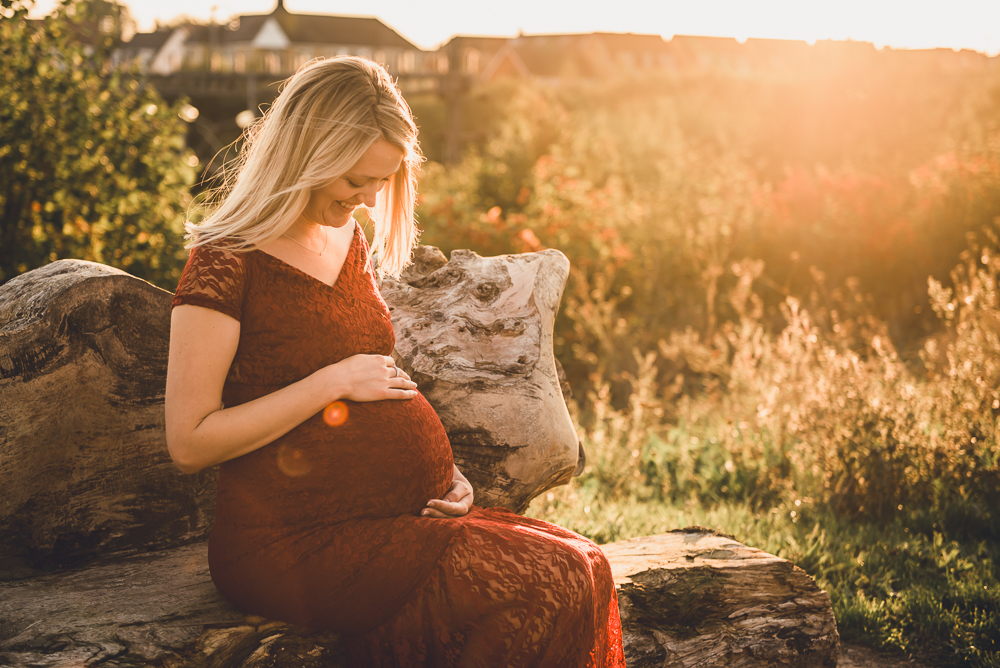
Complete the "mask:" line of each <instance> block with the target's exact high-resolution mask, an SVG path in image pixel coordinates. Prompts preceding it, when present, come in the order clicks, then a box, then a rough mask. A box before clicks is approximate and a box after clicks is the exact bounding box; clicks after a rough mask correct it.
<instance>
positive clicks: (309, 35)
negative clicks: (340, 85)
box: [116, 0, 428, 75]
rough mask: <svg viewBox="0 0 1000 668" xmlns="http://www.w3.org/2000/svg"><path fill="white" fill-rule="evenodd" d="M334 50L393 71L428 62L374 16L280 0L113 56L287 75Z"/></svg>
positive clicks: (155, 37) (165, 68)
mask: <svg viewBox="0 0 1000 668" xmlns="http://www.w3.org/2000/svg"><path fill="white" fill-rule="evenodd" d="M165 33H166V34H165ZM151 52H152V55H150V54H151ZM337 55H356V56H362V57H364V58H369V59H371V60H374V61H376V62H380V63H382V64H383V65H385V67H386V69H387V70H388V71H389V72H390V74H394V75H399V74H409V73H415V72H417V71H420V70H423V69H424V68H426V67H428V65H427V63H425V62H424V61H425V60H427V54H426V53H425V52H423V51H421V50H420V49H419V48H418V47H417V46H416V45H414V44H413V43H412V42H410V41H409V40H407V39H406V38H404V37H403V36H402V35H400V34H399V33H397V32H396V31H395V30H393V29H392V28H390V27H389V26H387V25H386V24H384V23H383V22H382V21H380V20H379V19H377V18H374V17H360V16H330V15H324V14H293V13H291V12H289V11H288V10H286V9H285V6H284V2H283V0H278V6H277V8H276V9H275V10H274V11H273V12H271V13H270V14H251V15H240V16H238V17H235V18H234V19H233V20H232V21H230V23H229V24H228V25H217V24H209V25H192V24H188V25H182V26H178V27H177V28H175V29H173V30H172V31H164V30H159V31H157V32H154V33H139V34H136V35H135V37H134V38H133V39H132V41H131V42H127V43H126V44H124V45H123V46H122V48H121V49H120V51H119V54H118V56H117V58H116V60H117V61H118V62H120V63H121V62H131V61H133V60H136V59H138V60H139V61H140V63H141V64H142V66H143V67H144V68H146V69H147V70H148V71H149V72H150V73H152V74H159V75H170V74H174V73H177V72H197V71H202V72H218V73H232V74H243V73H254V72H259V73H264V74H271V75H288V74H291V73H292V72H294V71H295V70H297V69H298V68H299V67H301V66H302V65H303V64H305V63H306V62H308V61H309V60H311V59H313V58H316V57H319V56H325V57H330V56H337Z"/></svg>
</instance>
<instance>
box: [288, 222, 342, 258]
mask: <svg viewBox="0 0 1000 668" xmlns="http://www.w3.org/2000/svg"><path fill="white" fill-rule="evenodd" d="M281 236H283V237H287V238H288V240H289V241H291V242H292V243H293V244H298V245H299V246H302V247H303V248H305V249H306V250H307V251H309V252H310V253H316V254H317V255H319V256H320V257H322V256H323V253H325V252H326V246H327V244H329V243H330V235H328V234H327V233H326V228H323V250H321V251H314V250H313V249H312V248H309V246H306V245H305V244H301V243H299V242H298V241H296V240H295V239H292V238H291V237H289V236H288V235H287V234H285V233H284V232H282V233H281Z"/></svg>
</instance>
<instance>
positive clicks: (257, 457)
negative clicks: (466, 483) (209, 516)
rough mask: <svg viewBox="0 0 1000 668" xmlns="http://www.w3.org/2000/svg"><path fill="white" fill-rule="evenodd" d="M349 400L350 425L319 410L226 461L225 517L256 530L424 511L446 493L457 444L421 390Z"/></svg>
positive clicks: (221, 495)
mask: <svg viewBox="0 0 1000 668" xmlns="http://www.w3.org/2000/svg"><path fill="white" fill-rule="evenodd" d="M345 404H346V405H347V408H348V417H347V420H346V422H345V423H344V424H343V425H340V426H337V427H331V426H329V425H327V424H326V423H325V422H323V419H322V416H321V415H316V416H314V417H313V418H310V419H309V420H307V421H306V422H304V423H303V424H301V425H299V427H297V428H295V429H294V430H292V431H291V432H289V433H288V434H286V435H285V436H283V437H282V438H280V439H278V440H277V441H275V442H273V443H271V444H269V445H267V446H264V447H263V448H260V449H259V450H257V451H255V452H252V453H250V454H248V455H245V456H243V457H239V458H237V459H234V460H231V461H229V462H225V463H224V464H223V465H222V466H221V467H220V472H219V482H218V510H217V515H218V519H219V520H224V521H227V520H228V521H230V522H233V523H235V524H237V525H244V526H246V527H247V528H251V527H252V526H254V525H257V526H260V524H261V523H266V524H268V525H270V526H272V527H273V526H274V524H275V523H278V524H284V525H286V526H295V525H302V524H311V523H314V522H316V521H321V522H337V521H342V520H347V519H359V518H374V517H392V516H399V515H417V514H419V512H420V510H421V509H422V508H423V507H424V506H425V505H426V503H427V501H428V500H430V499H433V498H440V497H441V496H442V495H443V494H445V493H446V492H447V490H448V487H449V486H450V484H451V477H452V466H453V464H452V454H451V446H450V444H449V443H448V437H447V435H446V434H445V431H444V427H443V426H442V425H441V421H440V420H439V419H438V417H437V414H436V413H435V412H434V409H433V408H431V406H430V404H428V403H427V400H426V399H424V397H423V396H422V395H418V396H417V397H416V398H415V399H410V400H404V401H378V402H364V403H355V402H345ZM262 506H263V508H264V509H263V510H261V507H262ZM251 509H256V510H251Z"/></svg>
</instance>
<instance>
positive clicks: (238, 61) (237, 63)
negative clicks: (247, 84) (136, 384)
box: [233, 51, 247, 74]
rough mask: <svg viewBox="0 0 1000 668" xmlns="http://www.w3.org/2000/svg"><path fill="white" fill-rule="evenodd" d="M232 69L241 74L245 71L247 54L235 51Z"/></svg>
mask: <svg viewBox="0 0 1000 668" xmlns="http://www.w3.org/2000/svg"><path fill="white" fill-rule="evenodd" d="M233 71H234V72H238V73H239V74H243V73H244V72H246V71H247V54H246V53H245V52H243V51H237V52H236V55H235V56H233Z"/></svg>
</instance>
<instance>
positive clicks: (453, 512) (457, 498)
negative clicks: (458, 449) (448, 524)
mask: <svg viewBox="0 0 1000 668" xmlns="http://www.w3.org/2000/svg"><path fill="white" fill-rule="evenodd" d="M454 469H455V471H454V473H452V476H451V488H450V489H449V490H448V493H447V494H445V495H444V498H443V499H431V500H430V501H428V502H427V507H426V508H424V509H423V510H422V511H420V514H421V515H424V516H426V517H441V518H445V517H461V516H462V515H465V514H467V513H468V512H469V508H471V507H472V499H473V492H472V484H471V483H470V482H469V481H468V480H467V479H466V477H465V476H464V475H462V472H461V471H459V470H458V467H457V466H454Z"/></svg>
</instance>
